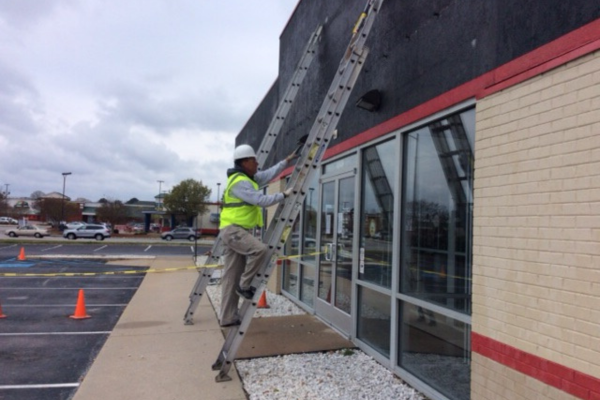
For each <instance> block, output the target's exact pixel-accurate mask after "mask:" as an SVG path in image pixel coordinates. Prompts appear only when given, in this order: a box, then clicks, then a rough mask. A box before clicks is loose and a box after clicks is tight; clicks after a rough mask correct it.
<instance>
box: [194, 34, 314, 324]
mask: <svg viewBox="0 0 600 400" xmlns="http://www.w3.org/2000/svg"><path fill="white" fill-rule="evenodd" d="M322 30H323V27H322V25H319V26H318V27H317V29H316V30H315V31H314V32H313V33H312V35H311V36H310V39H309V41H308V43H307V45H306V48H305V49H304V53H303V55H302V58H301V59H300V61H299V62H298V65H297V66H296V70H295V71H294V75H293V76H292V79H291V81H290V83H289V85H288V87H287V89H286V91H285V93H284V95H283V98H282V101H281V102H280V103H279V106H278V107H277V110H276V112H275V115H274V117H273V119H272V120H271V123H270V124H269V127H268V129H267V134H266V135H265V136H264V137H263V140H262V142H261V144H260V147H259V148H258V150H257V152H256V160H257V161H258V164H259V166H261V165H264V164H265V162H266V161H267V157H268V156H269V152H270V151H271V148H272V147H273V144H274V143H275V140H276V139H277V136H278V135H279V132H280V131H281V127H282V126H283V122H284V121H285V118H286V117H287V115H288V113H289V111H290V109H291V107H292V103H293V102H294V99H295V97H296V95H297V94H298V91H299V89H300V86H301V84H302V81H303V80H304V78H305V77H306V73H307V71H308V68H309V67H310V65H311V63H312V61H313V59H314V58H315V54H316V49H317V45H318V43H319V39H320V37H321V32H322ZM217 200H218V199H217ZM208 254H209V256H208V257H207V259H206V261H205V263H204V266H203V267H202V269H201V270H200V271H199V273H200V275H199V276H198V279H197V280H196V283H195V284H194V287H193V288H192V291H191V293H190V296H189V297H190V305H189V306H188V309H187V310H186V312H185V315H184V317H183V320H184V321H185V324H186V325H193V323H194V322H193V318H194V312H195V311H196V309H197V308H198V304H200V300H202V295H203V294H204V293H205V291H206V286H207V285H208V284H209V282H210V280H211V278H212V276H213V273H214V271H215V269H216V267H217V266H220V265H221V264H220V262H219V260H220V257H221V255H222V254H223V246H222V242H221V236H220V235H218V236H217V238H216V239H215V242H214V244H213V246H212V249H211V251H210V253H208Z"/></svg>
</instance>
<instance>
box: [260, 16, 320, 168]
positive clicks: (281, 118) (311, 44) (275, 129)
mask: <svg viewBox="0 0 600 400" xmlns="http://www.w3.org/2000/svg"><path fill="white" fill-rule="evenodd" d="M322 31H323V25H319V26H318V27H317V29H315V31H314V32H313V33H312V34H311V36H310V39H309V41H308V43H307V45H306V48H305V49H304V52H303V55H302V58H301V59H300V61H299V62H298V65H297V66H296V70H295V72H294V75H293V76H292V79H291V80H290V83H289V85H288V87H287V89H286V91H285V92H284V94H283V98H282V100H281V102H280V103H279V106H278V107H277V110H276V111H275V115H274V117H273V119H272V120H271V123H270V124H269V127H268V128H267V134H266V135H265V136H263V140H262V142H261V143H260V146H259V148H258V150H257V152H256V161H257V162H258V167H259V169H262V167H263V166H264V165H265V162H266V161H267V157H268V156H269V154H270V151H271V149H272V148H273V144H274V143H275V140H276V139H277V137H278V136H279V133H280V132H281V128H282V126H283V123H284V122H285V118H286V117H287V114H288V113H289V111H290V109H291V107H292V104H293V103H294V99H295V97H296V95H297V94H298V91H299V90H300V86H301V85H302V81H303V80H304V78H305V77H306V74H307V72H308V68H309V67H310V65H311V64H312V61H313V59H314V58H315V54H316V49H317V44H318V43H319V40H320V38H321V32H322Z"/></svg>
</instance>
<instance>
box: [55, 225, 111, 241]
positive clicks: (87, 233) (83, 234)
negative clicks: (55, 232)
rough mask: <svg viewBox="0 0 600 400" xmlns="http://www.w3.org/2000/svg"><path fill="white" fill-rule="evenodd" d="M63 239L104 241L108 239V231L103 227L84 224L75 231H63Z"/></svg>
mask: <svg viewBox="0 0 600 400" xmlns="http://www.w3.org/2000/svg"><path fill="white" fill-rule="evenodd" d="M63 237H64V238H67V239H70V240H75V239H80V238H88V239H89V238H94V239H96V240H104V239H106V238H109V237H110V229H108V228H107V227H106V226H104V225H98V224H85V225H82V226H80V227H79V228H75V229H65V231H64V232H63Z"/></svg>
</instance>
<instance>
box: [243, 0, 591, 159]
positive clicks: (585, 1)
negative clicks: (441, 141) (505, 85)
mask: <svg viewBox="0 0 600 400" xmlns="http://www.w3.org/2000/svg"><path fill="white" fill-rule="evenodd" d="M365 4H366V1H365V0H352V1H348V0H328V1H326V2H324V1H322V0H302V1H300V2H299V4H298V6H297V7H296V10H295V12H294V14H293V15H292V16H291V17H290V20H289V22H288V24H287V26H286V27H285V29H284V30H283V32H282V34H281V37H280V57H279V78H278V82H276V84H275V85H274V86H273V87H271V88H270V89H269V91H268V93H267V94H266V96H265V98H264V99H263V101H262V102H261V104H260V105H259V106H258V107H257V109H256V112H255V113H254V114H253V115H252V117H251V118H250V119H249V120H248V123H247V124H246V125H245V126H244V128H243V129H242V131H241V132H240V134H239V135H238V137H237V139H236V143H237V144H242V143H250V144H253V145H255V146H258V144H259V143H260V142H261V140H262V138H263V136H264V135H265V133H266V130H267V127H268V124H269V122H270V121H271V117H272V115H273V112H274V110H275V107H276V106H277V104H278V103H279V98H280V97H281V96H282V95H283V93H284V91H285V89H286V87H287V85H288V83H289V82H290V79H291V77H292V75H293V73H294V70H295V67H296V65H297V63H298V61H299V60H300V57H301V53H302V51H303V50H304V48H305V46H306V42H307V41H308V39H309V37H310V34H311V33H312V32H313V31H314V30H315V28H316V27H317V26H318V25H319V24H323V33H322V35H321V41H320V43H319V46H318V49H317V55H316V57H315V60H314V61H313V64H312V65H311V67H310V69H309V70H308V72H307V76H306V78H305V80H304V83H303V85H302V87H301V89H300V90H299V92H298V95H297V97H296V100H295V102H294V105H293V106H292V109H291V112H290V114H289V115H288V117H287V118H286V121H285V123H284V125H283V128H282V132H281V136H280V139H279V140H277V142H276V143H275V145H274V147H273V152H272V155H273V156H272V158H270V159H269V161H268V162H267V165H266V167H268V166H269V165H272V164H273V163H274V160H279V159H281V158H283V157H285V156H286V155H288V154H289V153H290V152H291V151H292V150H293V148H294V147H295V144H296V141H297V139H298V138H300V137H301V136H303V135H305V134H306V133H308V132H309V130H310V128H311V127H312V125H313V123H314V120H315V117H316V115H317V113H318V111H319V109H320V107H321V104H322V102H323V99H324V98H325V96H326V94H327V92H328V90H329V87H330V84H331V81H332V79H333V76H334V74H335V72H336V70H337V67H338V66H339V62H340V59H341V57H342V55H343V53H344V51H345V50H346V46H347V45H348V43H349V41H350V37H351V31H352V27H353V25H354V24H355V22H356V21H357V18H358V16H359V15H360V12H361V11H362V9H363V7H364V5H365ZM599 17H600V7H598V5H597V4H596V3H595V2H591V1H589V0H570V1H568V2H565V1H563V0H546V1H545V2H544V3H543V4H542V3H540V2H538V1H532V0H528V1H518V0H486V1H481V0H430V1H420V0H402V1H398V0H387V1H384V2H383V5H382V7H381V13H380V15H379V16H378V17H377V20H376V22H375V24H374V26H373V29H372V31H371V35H370V36H369V40H368V41H367V47H369V49H370V53H369V56H368V58H367V60H366V63H365V66H364V68H363V71H362V73H361V75H360V77H359V79H358V80H357V82H356V85H355V87H354V90H353V92H352V94H351V96H350V99H349V101H348V104H347V106H346V108H345V110H344V113H343V116H342V119H341V120H340V123H339V125H338V133H339V135H338V138H337V139H336V140H335V141H334V142H333V143H332V146H333V145H335V144H337V143H340V142H343V141H346V140H348V139H350V138H352V137H354V136H355V135H357V134H359V133H361V132H364V131H365V130H368V129H370V128H371V127H373V126H375V125H377V124H381V123H383V122H384V121H387V120H389V119H390V118H393V117H395V116H397V115H400V114H402V113H404V112H406V111H408V110H411V109H413V108H414V107H418V106H419V105H421V104H423V103H425V102H427V101H429V100H431V99H433V98H435V97H436V96H440V95H443V94H445V93H447V92H448V91H449V90H452V89H453V88H456V87H457V86H459V85H462V84H464V83H466V82H469V81H470V80H472V79H474V78H476V77H478V76H481V75H482V74H485V73H487V72H489V71H492V70H494V69H495V68H497V67H499V66H501V65H503V64H505V63H507V62H510V61H511V60H513V59H515V58H517V57H519V56H522V55H523V54H526V53H527V52H529V51H532V50H534V49H536V48H538V47H540V46H542V45H544V44H546V43H548V42H550V41H552V40H554V39H556V38H558V37H561V36H562V35H565V34H567V33H568V32H571V31H573V30H575V29H577V28H579V27H581V26H583V25H585V24H588V23H590V22H591V21H594V20H595V19H597V18H599ZM371 89H379V90H380V91H381V92H382V94H383V102H382V106H381V108H380V109H379V110H378V111H377V112H376V113H369V112H367V111H364V110H360V109H358V108H356V107H355V103H356V101H357V100H358V99H359V98H360V96H361V95H363V94H365V93H366V92H368V91H369V90H371Z"/></svg>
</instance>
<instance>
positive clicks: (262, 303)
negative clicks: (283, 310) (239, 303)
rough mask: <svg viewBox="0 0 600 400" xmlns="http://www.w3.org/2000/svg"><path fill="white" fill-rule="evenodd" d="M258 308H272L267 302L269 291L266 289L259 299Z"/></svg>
mask: <svg viewBox="0 0 600 400" xmlns="http://www.w3.org/2000/svg"><path fill="white" fill-rule="evenodd" d="M256 308H271V306H270V305H268V304H267V291H266V290H264V291H263V292H262V294H261V295H260V299H259V300H258V305H257V306H256Z"/></svg>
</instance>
